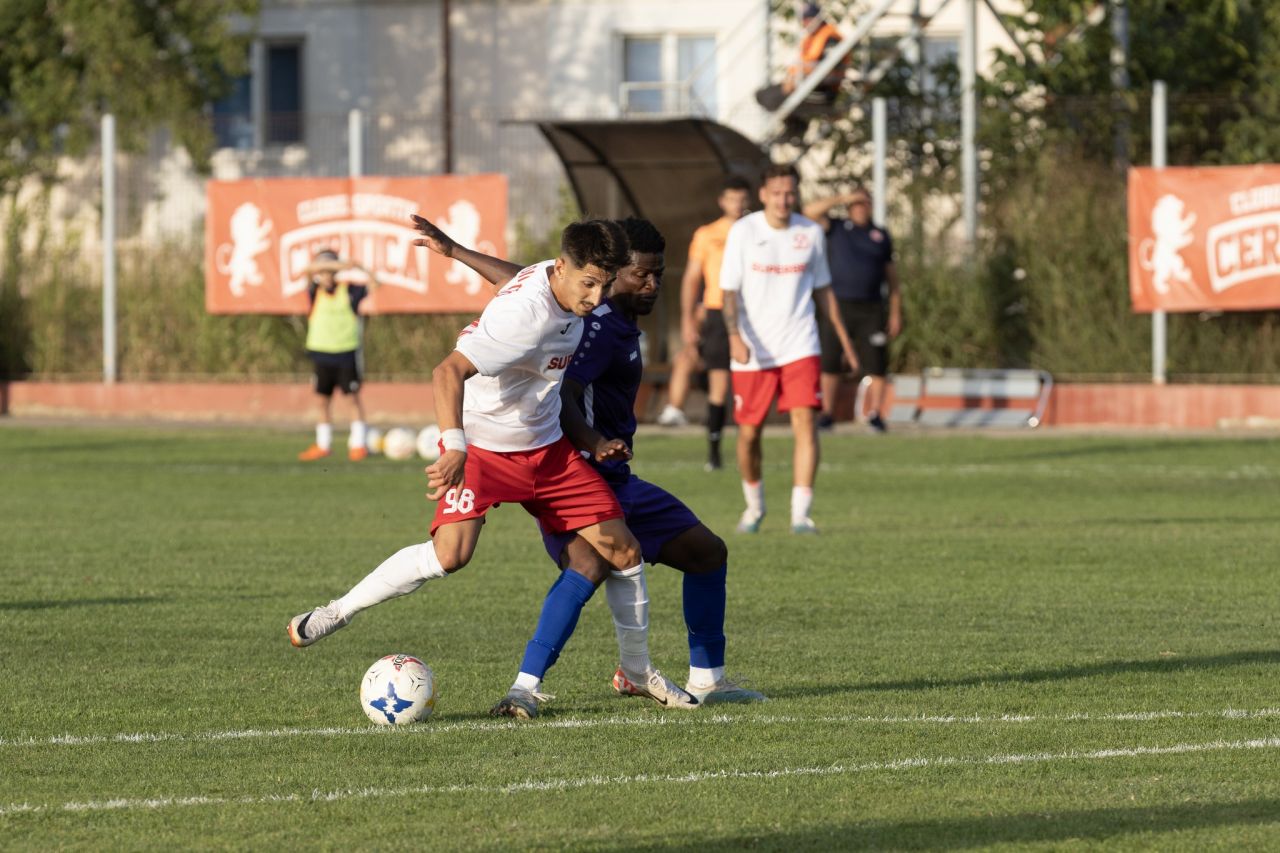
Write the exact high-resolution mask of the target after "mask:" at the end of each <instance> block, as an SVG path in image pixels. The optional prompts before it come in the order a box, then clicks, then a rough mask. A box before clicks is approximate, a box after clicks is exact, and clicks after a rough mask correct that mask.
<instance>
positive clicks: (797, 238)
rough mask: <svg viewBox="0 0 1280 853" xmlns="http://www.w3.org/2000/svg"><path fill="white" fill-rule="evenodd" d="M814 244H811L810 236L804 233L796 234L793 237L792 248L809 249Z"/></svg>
mask: <svg viewBox="0 0 1280 853" xmlns="http://www.w3.org/2000/svg"><path fill="white" fill-rule="evenodd" d="M811 245H812V244H811V243H810V242H809V235H808V234H806V233H804V232H803V231H799V232H796V233H795V234H792V235H791V248H793V249H807V248H809V246H811Z"/></svg>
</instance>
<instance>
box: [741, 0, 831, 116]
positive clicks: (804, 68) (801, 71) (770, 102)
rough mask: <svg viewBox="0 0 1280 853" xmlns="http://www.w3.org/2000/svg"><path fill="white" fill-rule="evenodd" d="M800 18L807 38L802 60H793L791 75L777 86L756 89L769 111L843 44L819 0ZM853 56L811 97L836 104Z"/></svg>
mask: <svg viewBox="0 0 1280 853" xmlns="http://www.w3.org/2000/svg"><path fill="white" fill-rule="evenodd" d="M800 21H801V23H802V24H803V25H804V39H803V40H802V41H801V42H800V58H799V61H798V62H795V63H793V64H792V65H791V66H790V67H789V68H788V69H787V76H786V77H784V78H783V80H782V82H781V83H779V84H776V85H773V86H766V87H765V88H763V89H761V90H760V91H758V92H756V101H757V103H759V104H760V105H761V106H762V107H764V108H765V109H767V110H770V111H772V110H776V109H777V108H778V107H780V106H782V102H783V101H785V100H786V98H787V96H788V95H790V94H791V93H792V92H794V91H795V90H796V87H797V86H799V85H800V83H801V81H803V80H804V79H805V78H806V77H808V76H809V74H810V73H812V72H813V70H814V69H815V68H817V67H818V66H819V65H820V64H822V60H823V59H825V58H826V56H827V54H828V53H829V52H830V51H831V50H832V49H833V48H834V47H835V46H836V45H838V44H839V43H840V41H841V38H842V37H841V35H840V31H839V30H838V29H836V27H835V25H834V24H832V23H831V22H830V21H828V20H826V18H825V16H824V15H823V14H822V9H821V7H819V6H818V4H817V3H805V4H804V7H803V8H802V10H801V12H800ZM848 64H849V58H848V56H846V57H845V58H844V60H843V61H842V62H840V63H838V64H837V65H836V67H835V68H833V69H831V71H830V73H828V74H827V76H826V77H824V78H823V79H822V81H821V82H820V83H818V85H817V87H816V88H814V90H813V95H812V96H811V99H812V100H813V101H817V102H820V103H821V104H822V105H823V106H830V105H831V104H833V103H835V100H836V95H837V94H839V92H840V83H841V81H843V80H844V76H845V70H846V68H847V67H848Z"/></svg>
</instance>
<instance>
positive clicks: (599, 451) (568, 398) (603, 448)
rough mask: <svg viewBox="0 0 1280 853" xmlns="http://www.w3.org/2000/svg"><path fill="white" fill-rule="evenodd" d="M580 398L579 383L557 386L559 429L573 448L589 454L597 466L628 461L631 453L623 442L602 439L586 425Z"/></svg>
mask: <svg viewBox="0 0 1280 853" xmlns="http://www.w3.org/2000/svg"><path fill="white" fill-rule="evenodd" d="M582 398H583V389H582V383H580V382H578V381H577V380H574V379H565V380H564V381H563V382H561V383H560V429H562V430H564V434H565V436H567V437H568V439H569V441H570V442H571V443H572V444H573V446H574V447H576V448H578V449H579V450H581V451H583V452H585V453H590V454H591V456H592V457H593V458H594V459H595V460H596V461H597V462H609V461H613V460H626V459H630V458H631V449H630V448H629V447H627V443H626V442H625V441H623V440H621V439H618V438H613V439H610V438H605V437H604V436H603V435H601V434H600V433H598V432H596V430H595V427H593V426H591V424H589V423H587V416H586V415H584V414H583V412H582V410H583V403H582Z"/></svg>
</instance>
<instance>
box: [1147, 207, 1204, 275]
mask: <svg viewBox="0 0 1280 853" xmlns="http://www.w3.org/2000/svg"><path fill="white" fill-rule="evenodd" d="M1186 210H1187V207H1186V204H1184V203H1183V201H1182V199H1180V198H1178V197H1177V196H1176V195H1164V196H1161V197H1160V200H1159V201H1157V202H1156V206H1155V207H1154V208H1153V209H1152V211H1151V233H1152V234H1154V235H1155V239H1154V240H1152V239H1147V240H1143V241H1142V243H1141V244H1140V245H1139V246H1138V251H1139V260H1140V263H1141V264H1142V268H1143V269H1144V270H1148V271H1149V272H1151V286H1152V287H1154V288H1155V291H1156V293H1168V292H1169V288H1170V285H1171V284H1172V283H1174V282H1177V283H1178V284H1190V283H1191V270H1189V269H1187V264H1186V261H1184V260H1183V259H1182V254H1181V252H1182V250H1183V249H1185V248H1187V246H1190V245H1191V243H1192V242H1193V240H1194V237H1192V234H1191V229H1192V228H1193V227H1194V226H1195V224H1196V215H1195V214H1194V213H1187V212H1186Z"/></svg>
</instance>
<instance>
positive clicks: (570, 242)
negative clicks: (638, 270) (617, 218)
mask: <svg viewBox="0 0 1280 853" xmlns="http://www.w3.org/2000/svg"><path fill="white" fill-rule="evenodd" d="M627 246H628V243H627V235H626V232H624V231H623V230H622V227H621V226H619V225H618V223H616V222H613V221H612V220H609V219H587V220H585V221H580V222H571V223H570V224H569V225H567V226H566V227H565V229H564V232H563V233H562V234H561V235H560V254H562V255H564V256H565V257H566V258H568V259H569V260H571V261H573V265H574V266H576V267H578V268H579V269H581V268H582V267H585V266H588V265H590V266H594V267H599V268H600V269H602V270H604V271H605V272H608V273H616V272H617V271H618V270H620V269H622V268H623V267H625V266H626V265H627V264H628V263H630V261H631V259H630V257H629V255H628V249H627Z"/></svg>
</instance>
